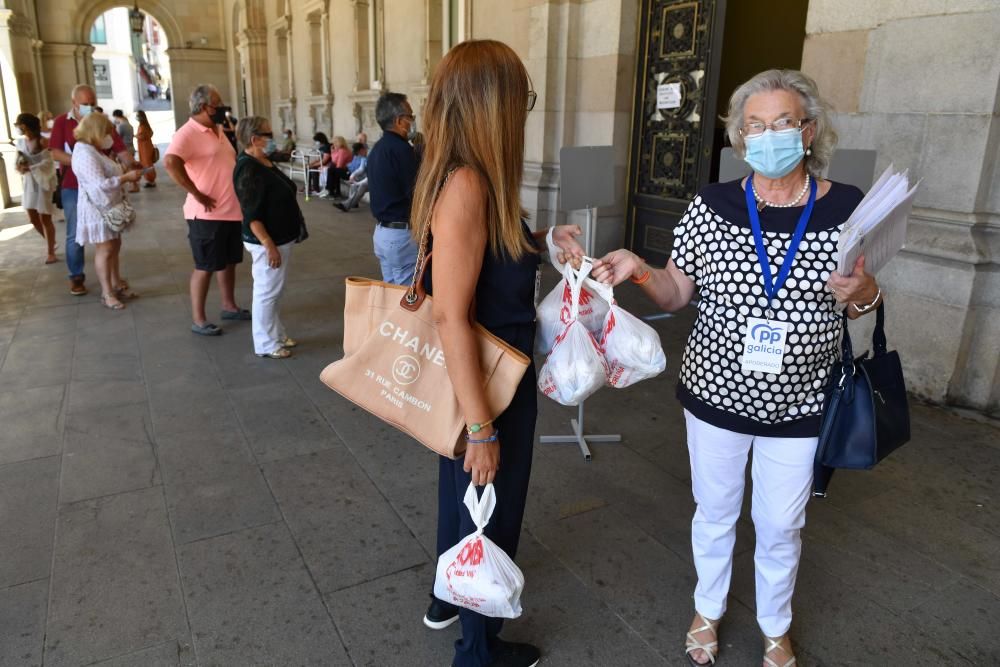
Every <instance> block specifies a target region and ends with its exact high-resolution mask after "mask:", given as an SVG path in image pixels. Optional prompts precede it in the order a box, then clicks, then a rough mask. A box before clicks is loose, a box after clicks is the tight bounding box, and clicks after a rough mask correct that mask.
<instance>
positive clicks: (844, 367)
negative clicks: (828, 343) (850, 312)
mask: <svg viewBox="0 0 1000 667" xmlns="http://www.w3.org/2000/svg"><path fill="white" fill-rule="evenodd" d="M847 322H848V318H847V309H846V308H845V309H844V314H843V315H842V316H841V323H842V325H843V329H844V335H843V337H842V338H841V340H840V355H841V358H840V364H841V366H840V372H841V376H840V379H839V380H838V385H841V386H842V385H843V384H844V382H845V381H846V378H848V377H850V376H852V375H854V346H853V345H851V331H850V329H849V328H848V327H847Z"/></svg>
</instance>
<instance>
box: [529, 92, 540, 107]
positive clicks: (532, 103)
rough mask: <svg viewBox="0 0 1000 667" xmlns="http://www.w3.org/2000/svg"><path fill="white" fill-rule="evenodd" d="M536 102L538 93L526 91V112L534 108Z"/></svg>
mask: <svg viewBox="0 0 1000 667" xmlns="http://www.w3.org/2000/svg"><path fill="white" fill-rule="evenodd" d="M537 100H538V93H536V92H535V91H533V90H529V91H528V111H531V110H532V109H534V108H535V102H536V101H537Z"/></svg>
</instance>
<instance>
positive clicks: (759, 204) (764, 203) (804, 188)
mask: <svg viewBox="0 0 1000 667" xmlns="http://www.w3.org/2000/svg"><path fill="white" fill-rule="evenodd" d="M808 189H809V174H806V182H805V183H803V185H802V189H801V190H799V196H798V197H796V198H795V200H794V201H790V202H788V203H787V204H775V203H774V202H769V201H767V200H766V199H764V198H763V197H761V196H760V195H759V194H757V188H755V187H754V186H753V176H751V177H750V190H751V191H753V198H754V199H756V200H757V210H758V211H763V210H764V208H765V207H766V206H770V207H771V208H791V207H793V206H796V205H797V204H798V203H799V202H800V201H802V198H803V197H805V196H806V191H807V190H808Z"/></svg>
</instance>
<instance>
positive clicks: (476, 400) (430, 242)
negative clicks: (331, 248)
mask: <svg viewBox="0 0 1000 667" xmlns="http://www.w3.org/2000/svg"><path fill="white" fill-rule="evenodd" d="M400 97H401V96H400ZM535 97H536V96H535V93H534V92H533V91H532V90H531V87H530V82H529V80H528V73H527V71H526V70H525V67H524V64H523V63H522V62H521V60H520V59H519V58H518V56H517V54H516V53H514V51H513V50H512V49H511V48H510V47H509V46H507V45H505V44H502V43H500V42H496V41H468V42H463V43H462V44H459V45H458V46H456V47H454V48H453V49H452V50H451V51H449V52H448V54H447V55H446V56H445V57H444V58H443V59H442V61H441V63H440V64H439V65H438V67H437V69H436V70H435V74H434V80H433V82H432V83H431V88H430V93H429V95H428V98H427V107H426V131H427V149H426V153H425V154H424V159H423V164H422V166H421V169H420V174H419V176H418V178H417V183H416V189H415V192H414V195H413V218H412V219H413V223H414V226H415V233H416V238H417V239H420V240H421V241H423V240H424V239H426V246H427V247H428V251H429V249H430V248H433V253H434V257H433V260H432V261H431V263H430V270H429V271H428V272H427V273H426V274H425V287H426V288H427V291H428V293H433V296H434V309H433V311H434V319H435V321H436V322H437V327H438V332H439V333H440V335H441V345H442V347H443V349H444V354H445V357H446V358H447V359H448V376H449V378H450V379H451V382H452V385H453V386H454V388H455V394H456V395H457V396H458V401H459V404H460V406H461V410H462V412H463V413H464V416H465V421H466V424H467V431H468V436H467V441H468V447H467V449H466V452H465V455H464V456H463V457H462V458H459V459H457V460H452V459H449V458H447V457H443V456H442V457H440V458H439V483H438V534H437V553H438V555H439V556H440V555H441V554H442V553H444V552H445V551H447V550H448V549H450V548H451V547H452V546H454V545H455V544H456V543H457V542H458V541H459V540H460V539H461V538H462V537H464V536H465V535H468V534H469V533H471V532H473V531H475V530H476V526H475V524H474V523H473V521H472V517H471V516H470V515H469V511H468V509H467V508H466V507H465V505H464V504H463V498H464V496H465V493H466V490H467V489H468V487H469V484H470V483H472V484H475V485H476V486H482V485H485V484H493V486H494V488H495V490H496V508H495V509H494V511H493V515H492V517H491V519H490V522H489V524H487V526H486V529H485V534H486V535H487V536H488V537H489V538H490V539H491V540H493V541H494V542H495V543H496V544H497V546H499V547H500V548H501V549H503V550H504V551H505V552H506V553H507V555H509V556H510V557H511V558H514V556H515V555H516V553H517V546H518V540H519V538H520V534H521V520H522V518H523V516H524V505H525V501H526V498H527V493H528V480H529V478H530V476H531V457H532V452H533V444H534V439H535V420H536V418H537V416H538V405H537V391H536V389H535V369H534V366H533V365H532V366H531V367H529V368H528V371H527V372H526V373H525V375H524V378H523V379H522V380H521V383H520V385H519V386H518V388H517V390H516V392H515V394H514V398H513V400H511V402H510V405H509V406H508V407H507V409H506V410H504V411H503V412H502V413H501V414H499V415H497V414H493V413H492V412H491V411H490V408H489V406H488V404H487V401H486V395H485V392H484V390H483V387H484V386H485V381H484V378H483V370H482V368H481V367H480V364H479V351H478V349H479V348H478V344H477V342H476V331H475V329H474V327H473V322H472V321H471V318H470V316H469V315H470V312H471V311H472V308H473V304H475V321H476V322H478V323H479V324H481V325H482V326H483V327H485V328H486V329H487V330H489V331H490V332H491V333H492V334H494V335H495V336H497V337H499V338H500V339H502V340H503V341H505V342H506V343H507V344H509V345H511V346H512V347H515V348H517V349H518V350H520V351H521V352H523V353H524V354H526V355H528V357H531V355H532V349H533V347H534V340H535V301H534V298H535V278H536V272H537V270H538V265H539V248H540V245H541V246H543V245H544V237H545V235H546V232H547V231H548V230H541V231H537V232H535V233H534V234H533V233H532V232H531V231H529V229H528V226H527V224H525V222H524V217H525V213H524V211H523V209H522V208H521V199H520V191H521V178H522V172H523V167H524V126H525V122H526V120H527V117H528V112H529V111H530V110H531V108H532V107H533V106H534V100H535ZM380 107H381V109H382V114H380V116H379V120H380V122H382V123H383V127H387V128H388V131H387V133H386V137H388V141H389V142H391V143H390V144H389V146H391V147H392V149H391V150H392V151H393V153H392V154H397V151H398V154H400V155H402V156H403V158H401V159H405V160H407V162H406V164H409V160H410V159H412V154H411V153H412V148H410V146H409V144H407V143H406V141H405V140H404V139H403V134H404V133H405V131H406V130H408V129H409V127H411V126H412V125H411V124H412V113H411V111H410V109H409V104H406V103H405V99H402V100H400V99H398V98H397V99H393V98H388V99H387V100H386V102H385V104H382V103H380ZM386 137H383V138H382V140H381V141H379V143H378V144H376V145H375V148H373V149H372V155H373V156H374V154H375V152H376V151H378V149H379V146H380V145H382V143H383V142H385V141H386V140H387V139H386ZM403 147H405V148H406V149H409V151H410V152H406V153H404V151H403ZM387 155H388V152H387V153H384V154H383V156H387ZM371 160H372V158H369V170H370V171H369V178H373V177H374V173H373V172H372V171H371ZM374 189H375V186H374V185H373V186H372V191H373V192H374ZM382 210H384V209H382ZM579 234H580V228H579V227H577V226H576V225H562V226H559V227H556V228H555V230H553V240H554V241H555V242H556V244H557V245H558V246H559V247H560V248H562V249H563V250H564V251H567V252H572V253H576V254H582V252H583V251H582V249H581V248H580V246H579V245H578V244H577V243H576V242H575V240H574V237H575V236H578V235H579ZM539 241H541V244H540V243H539ZM456 620H459V621H460V622H461V626H462V637H461V638H460V639H459V640H458V641H456V642H455V655H454V659H453V660H452V663H451V664H452V665H453V666H454V667H487V666H489V667H532V666H533V665H536V664H538V661H539V659H540V656H541V653H540V651H539V650H538V648H536V647H535V646H532V645H530V644H521V643H515V642H508V641H505V640H503V639H500V637H499V633H500V630H501V628H502V627H503V619H499V618H488V617H486V616H483V615H482V614H478V613H476V612H475V611H472V610H469V609H465V608H462V609H458V608H456V607H454V606H453V605H451V604H449V603H447V602H445V601H443V600H439V599H437V598H435V597H434V596H433V594H432V595H431V603H430V606H429V607H428V609H427V612H426V614H425V616H424V624H425V625H427V626H428V627H430V628H432V629H441V628H445V627H447V626H449V625H451V624H452V623H454V622H455V621H456Z"/></svg>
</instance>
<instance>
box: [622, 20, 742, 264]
mask: <svg viewBox="0 0 1000 667" xmlns="http://www.w3.org/2000/svg"><path fill="white" fill-rule="evenodd" d="M725 5H726V2H725V0H642V8H641V13H640V19H639V21H640V25H639V43H638V45H637V46H638V55H639V61H638V63H637V66H636V77H637V78H636V86H635V101H634V111H633V118H632V145H631V149H630V156H629V175H628V211H627V213H628V220H627V242H628V245H629V247H630V248H631V249H632V250H634V251H635V252H637V253H638V254H639V255H640V256H642V257H644V258H645V259H647V260H649V261H651V262H654V263H657V264H660V265H663V264H665V263H666V261H667V259H668V258H669V255H670V247H671V245H672V243H673V235H672V233H671V230H672V229H673V227H674V225H675V224H676V223H677V220H678V219H679V218H680V217H681V215H683V213H684V209H685V208H687V205H688V202H689V201H690V200H691V199H692V198H693V197H694V196H695V194H696V193H697V192H698V189H699V188H700V187H701V186H703V185H704V184H705V183H707V181H708V174H709V169H710V166H711V155H712V135H713V131H714V127H715V118H714V115H715V108H716V92H717V88H718V74H719V62H720V55H721V51H722V29H723V24H724V23H725V21H724V19H725Z"/></svg>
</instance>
